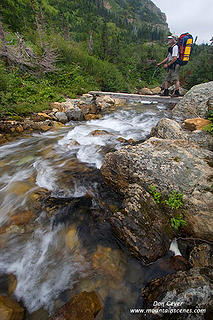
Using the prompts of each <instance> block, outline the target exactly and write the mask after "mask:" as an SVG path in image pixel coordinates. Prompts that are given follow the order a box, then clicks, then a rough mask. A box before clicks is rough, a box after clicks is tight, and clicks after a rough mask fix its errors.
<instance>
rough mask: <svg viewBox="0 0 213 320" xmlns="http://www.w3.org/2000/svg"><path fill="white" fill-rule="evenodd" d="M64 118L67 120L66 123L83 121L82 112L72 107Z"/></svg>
mask: <svg viewBox="0 0 213 320" xmlns="http://www.w3.org/2000/svg"><path fill="white" fill-rule="evenodd" d="M66 116H67V118H68V121H71V120H74V121H81V120H84V115H83V112H82V111H81V109H80V108H78V107H73V108H72V109H69V110H67V112H66Z"/></svg>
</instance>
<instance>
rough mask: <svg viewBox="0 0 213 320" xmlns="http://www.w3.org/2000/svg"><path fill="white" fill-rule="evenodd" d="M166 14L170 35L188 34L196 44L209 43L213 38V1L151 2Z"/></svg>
mask: <svg viewBox="0 0 213 320" xmlns="http://www.w3.org/2000/svg"><path fill="white" fill-rule="evenodd" d="M152 2H153V3H154V4H155V5H156V6H157V7H158V8H159V9H160V10H161V11H162V12H164V13H165V14H166V17H167V23H168V25H169V29H170V31H171V32H172V33H174V34H176V35H180V34H181V33H185V32H189V33H191V34H192V35H193V36H194V38H195V37H196V36H198V40H197V44H202V43H210V42H209V40H210V39H211V38H212V36H213V0H182V1H172V0H152Z"/></svg>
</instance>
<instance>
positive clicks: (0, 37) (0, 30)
mask: <svg viewBox="0 0 213 320" xmlns="http://www.w3.org/2000/svg"><path fill="white" fill-rule="evenodd" d="M0 40H1V43H2V50H1V54H2V56H3V57H4V58H5V61H6V64H7V66H9V65H10V58H9V52H8V48H7V42H6V33H5V31H4V29H3V25H2V22H1V19H0Z"/></svg>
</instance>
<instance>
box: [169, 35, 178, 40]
mask: <svg viewBox="0 0 213 320" xmlns="http://www.w3.org/2000/svg"><path fill="white" fill-rule="evenodd" d="M177 38H178V37H177V36H176V35H175V34H172V35H170V36H168V37H167V39H168V40H171V39H174V40H175V41H176V40H177Z"/></svg>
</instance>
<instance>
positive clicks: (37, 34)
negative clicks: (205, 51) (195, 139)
mask: <svg viewBox="0 0 213 320" xmlns="http://www.w3.org/2000/svg"><path fill="white" fill-rule="evenodd" d="M167 34H168V27H167V24H166V19H165V15H164V14H162V13H161V11H160V10H159V9H158V8H157V7H156V6H155V5H154V4H153V3H152V2H151V1H149V0H108V1H103V0H69V1H68V0H1V3H0V116H1V114H2V115H3V116H4V114H12V115H13V114H22V113H28V112H30V111H31V110H35V109H38V108H40V109H42V108H43V107H47V105H48V103H49V102H50V101H59V100H61V99H63V97H64V96H68V97H74V96H76V95H78V94H82V93H84V92H87V91H89V90H96V89H101V90H105V91H125V92H137V91H138V89H140V88H141V87H142V86H144V85H146V83H147V82H149V81H150V80H151V77H152V74H153V71H154V68H155V64H153V62H152V61H155V60H158V61H160V60H162V58H163V56H164V54H165V52H164V51H165V48H164V47H162V46H161V45H160V41H163V40H164V39H165V38H166V35H167ZM160 79H161V72H159V73H158V74H156V84H157V83H158V81H160Z"/></svg>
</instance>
